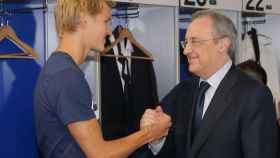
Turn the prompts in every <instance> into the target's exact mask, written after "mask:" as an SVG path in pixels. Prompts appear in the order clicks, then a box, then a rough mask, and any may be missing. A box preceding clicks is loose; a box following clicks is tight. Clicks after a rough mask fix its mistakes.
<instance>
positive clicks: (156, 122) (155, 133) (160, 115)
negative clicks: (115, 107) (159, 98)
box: [140, 106, 172, 143]
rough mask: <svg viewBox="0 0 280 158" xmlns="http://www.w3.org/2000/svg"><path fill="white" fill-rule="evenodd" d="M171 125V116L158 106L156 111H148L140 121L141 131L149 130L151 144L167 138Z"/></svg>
mask: <svg viewBox="0 0 280 158" xmlns="http://www.w3.org/2000/svg"><path fill="white" fill-rule="evenodd" d="M171 125H172V123H171V118H170V116H169V115H167V114H166V113H164V112H163V110H162V108H161V107H160V106H157V107H156V109H146V110H145V113H144V114H143V116H142V118H141V120H140V129H141V130H148V133H149V136H150V140H149V143H151V142H154V141H156V140H159V139H160V138H162V137H164V136H167V134H168V131H169V128H170V127H171Z"/></svg>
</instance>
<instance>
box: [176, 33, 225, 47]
mask: <svg viewBox="0 0 280 158" xmlns="http://www.w3.org/2000/svg"><path fill="white" fill-rule="evenodd" d="M225 37H227V36H226V35H222V36H218V37H212V38H208V39H200V38H197V37H193V38H191V39H190V40H187V39H186V40H185V41H180V44H181V47H182V48H183V49H185V48H186V47H187V45H190V47H193V46H194V45H197V44H202V43H204V42H207V41H212V40H218V39H222V38H225Z"/></svg>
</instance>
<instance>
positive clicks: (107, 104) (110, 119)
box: [101, 29, 158, 140]
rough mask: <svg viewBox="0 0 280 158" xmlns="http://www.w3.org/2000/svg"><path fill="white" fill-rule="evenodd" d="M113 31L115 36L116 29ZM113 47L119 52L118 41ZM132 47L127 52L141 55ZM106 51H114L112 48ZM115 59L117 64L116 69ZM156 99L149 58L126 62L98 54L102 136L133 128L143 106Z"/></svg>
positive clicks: (117, 135)
mask: <svg viewBox="0 0 280 158" xmlns="http://www.w3.org/2000/svg"><path fill="white" fill-rule="evenodd" d="M115 30H117V29H115ZM113 34H114V35H115V38H117V36H118V33H117V31H114V32H113ZM106 43H107V45H108V44H110V41H109V40H108V39H107V42H106ZM132 46H133V45H132ZM117 48H118V51H119V55H122V54H121V49H120V48H121V47H120V46H119V44H118V45H117ZM133 49H134V52H132V54H131V56H141V57H145V54H144V53H143V52H142V51H141V50H140V49H138V48H137V47H135V46H133ZM107 54H112V55H114V52H113V49H111V50H109V52H108V53H107ZM117 62H119V63H120V64H121V69H120V70H119V69H118V65H117ZM129 67H130V70H129ZM124 69H127V71H128V74H125V73H124V72H123V70H124ZM121 78H123V80H124V85H122V82H121ZM122 86H123V87H122ZM157 103H158V94H157V86H156V77H155V72H154V68H153V64H152V61H150V60H143V59H131V66H129V65H128V59H126V58H118V60H116V58H109V57H101V111H102V130H103V134H104V138H105V139H107V140H111V139H116V138H120V137H123V136H126V135H128V134H131V133H133V132H135V131H137V130H138V129H139V126H140V119H141V117H142V115H143V113H144V111H145V109H146V108H153V107H154V106H155V105H156V104H157Z"/></svg>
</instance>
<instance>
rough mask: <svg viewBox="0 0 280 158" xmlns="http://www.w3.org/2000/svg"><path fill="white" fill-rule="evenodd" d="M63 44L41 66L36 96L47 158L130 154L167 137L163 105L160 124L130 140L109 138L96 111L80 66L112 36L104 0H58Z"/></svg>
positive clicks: (41, 141)
mask: <svg viewBox="0 0 280 158" xmlns="http://www.w3.org/2000/svg"><path fill="white" fill-rule="evenodd" d="M55 20H56V28H57V33H58V36H59V45H58V47H57V49H56V51H55V52H54V53H52V55H51V57H50V58H49V59H48V61H47V63H46V64H45V66H44V68H43V69H42V71H41V73H40V76H39V79H38V82H37V86H36V90H35V97H34V112H35V119H36V133H37V141H38V146H39V150H40V154H41V155H42V157H44V158H72V157H73V158H85V157H88V158H111V157H112V158H113V157H114V158H118V157H127V156H128V155H129V154H131V153H132V152H133V151H134V150H136V149H137V148H139V147H140V146H142V145H144V144H146V143H148V142H151V141H153V140H155V139H158V138H160V137H162V136H163V135H165V134H166V133H167V131H168V129H169V127H170V125H171V122H170V117H169V116H168V115H166V114H164V113H163V112H162V111H161V109H160V108H158V111H161V112H159V115H158V122H157V123H156V124H154V125H152V126H146V127H144V128H142V129H141V130H139V131H138V132H136V133H134V134H131V135H129V136H127V137H125V138H121V139H118V140H113V141H105V140H104V139H103V136H102V131H101V128H100V125H99V122H98V120H97V119H96V116H95V114H94V112H93V110H92V109H91V104H92V100H91V99H92V94H91V92H90V89H89V86H88V84H87V81H86V80H85V78H84V74H83V72H82V71H81V70H80V68H79V67H78V65H79V64H82V63H83V62H84V60H85V58H86V56H87V54H88V52H89V51H90V50H92V49H93V50H96V51H102V50H103V49H104V38H105V36H106V35H108V34H111V29H110V27H109V26H108V22H109V21H110V20H111V8H110V7H109V5H108V3H107V2H106V1H105V0H57V6H56V10H55Z"/></svg>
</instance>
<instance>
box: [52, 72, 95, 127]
mask: <svg viewBox="0 0 280 158" xmlns="http://www.w3.org/2000/svg"><path fill="white" fill-rule="evenodd" d="M60 76H61V78H60V79H58V80H59V81H58V82H57V86H59V94H58V101H57V107H56V108H57V109H56V112H57V115H58V117H59V119H60V120H61V121H62V122H63V124H64V125H67V124H69V123H72V122H78V121H85V120H90V119H92V118H96V116H95V114H94V111H93V109H92V95H91V92H90V89H89V86H88V83H87V81H86V79H85V78H84V76H83V75H81V74H80V73H78V72H75V71H64V72H63V74H60Z"/></svg>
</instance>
